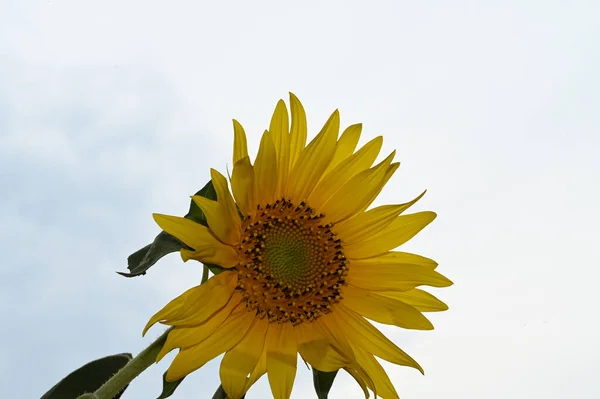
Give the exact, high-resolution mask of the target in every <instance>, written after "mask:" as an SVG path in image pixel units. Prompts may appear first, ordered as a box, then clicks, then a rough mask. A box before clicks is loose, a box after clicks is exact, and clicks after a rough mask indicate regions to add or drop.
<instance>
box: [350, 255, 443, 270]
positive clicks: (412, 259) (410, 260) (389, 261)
mask: <svg viewBox="0 0 600 399" xmlns="http://www.w3.org/2000/svg"><path fill="white" fill-rule="evenodd" d="M374 265H417V266H423V267H429V268H431V269H435V268H436V267H437V266H438V264H437V262H436V261H434V260H433V259H429V258H426V257H424V256H421V255H417V254H411V253H408V252H400V251H392V252H386V253H385V254H383V255H379V256H374V257H372V258H367V259H353V260H352V267H355V268H356V267H372V266H374Z"/></svg>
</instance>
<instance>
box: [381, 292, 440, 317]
mask: <svg viewBox="0 0 600 399" xmlns="http://www.w3.org/2000/svg"><path fill="white" fill-rule="evenodd" d="M378 294H380V295H383V296H387V297H389V298H393V299H397V300H399V301H402V302H404V303H405V304H407V305H410V306H412V307H414V308H415V309H417V310H418V311H420V312H442V311H444V310H448V305H446V304H445V303H444V302H442V301H440V300H439V299H437V298H436V297H435V296H433V295H431V294H430V293H429V292H426V291H423V290H419V289H417V288H414V289H412V290H408V291H387V292H379V293H378Z"/></svg>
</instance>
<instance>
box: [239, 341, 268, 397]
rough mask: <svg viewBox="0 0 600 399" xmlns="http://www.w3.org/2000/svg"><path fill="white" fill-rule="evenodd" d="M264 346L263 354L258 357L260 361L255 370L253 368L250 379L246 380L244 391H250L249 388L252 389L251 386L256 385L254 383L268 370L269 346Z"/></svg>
mask: <svg viewBox="0 0 600 399" xmlns="http://www.w3.org/2000/svg"><path fill="white" fill-rule="evenodd" d="M264 346H265V347H263V350H262V354H261V355H260V358H259V359H258V363H256V366H255V367H254V370H252V373H250V377H248V380H247V381H246V386H245V387H244V391H248V389H250V387H251V386H252V385H254V383H255V382H256V381H258V379H259V378H260V377H262V376H263V375H265V373H266V372H267V348H266V345H264Z"/></svg>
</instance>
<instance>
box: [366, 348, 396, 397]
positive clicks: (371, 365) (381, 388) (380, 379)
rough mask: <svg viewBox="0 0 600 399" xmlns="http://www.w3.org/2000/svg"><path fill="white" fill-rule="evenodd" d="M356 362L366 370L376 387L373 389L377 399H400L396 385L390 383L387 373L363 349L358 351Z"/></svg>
mask: <svg viewBox="0 0 600 399" xmlns="http://www.w3.org/2000/svg"><path fill="white" fill-rule="evenodd" d="M356 360H357V362H358V363H359V364H360V365H361V366H362V367H363V368H364V370H365V371H366V372H367V374H368V375H369V377H370V378H371V380H372V383H373V384H374V385H375V386H374V387H373V388H374V389H373V388H372V389H373V391H374V392H375V395H376V397H377V396H380V397H381V398H383V399H398V398H399V396H398V392H396V389H395V388H394V384H392V382H391V381H390V378H389V377H388V375H387V373H386V372H385V370H384V369H383V367H381V364H379V362H378V361H377V359H375V358H374V357H373V355H371V354H370V353H367V352H365V351H363V350H362V349H357V350H356Z"/></svg>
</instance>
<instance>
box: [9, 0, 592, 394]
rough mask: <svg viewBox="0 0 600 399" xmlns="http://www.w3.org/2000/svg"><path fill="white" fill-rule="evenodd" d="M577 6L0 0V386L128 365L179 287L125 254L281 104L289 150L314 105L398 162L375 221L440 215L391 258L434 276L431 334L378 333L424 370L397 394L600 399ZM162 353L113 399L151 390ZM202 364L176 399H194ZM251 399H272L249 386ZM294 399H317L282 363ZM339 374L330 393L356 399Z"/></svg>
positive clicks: (588, 59)
mask: <svg viewBox="0 0 600 399" xmlns="http://www.w3.org/2000/svg"><path fill="white" fill-rule="evenodd" d="M599 20H600V3H599V2H597V1H593V0H590V1H571V2H566V1H544V2H542V1H533V0H528V1H527V0H526V1H523V0H520V1H516V0H515V1H511V0H507V1H491V0H489V1H477V2H475V1H462V0H457V1H453V2H445V1H429V2H414V1H397V0H396V1H375V0H373V1H327V2H324V1H304V2H296V3H291V2H277V1H237V2H236V1H232V2H197V1H172V2H163V1H134V0H119V1H116V0H103V1H86V2H82V1H75V0H71V1H66V0H52V1H32V0H19V1H17V0H3V1H1V2H0V190H1V193H2V195H0V220H1V221H2V228H1V229H0V260H1V262H0V319H1V320H2V324H3V327H2V328H1V329H0V385H1V386H2V387H3V395H4V396H5V397H12V398H34V397H40V396H41V395H42V394H43V393H44V392H46V391H47V390H48V389H49V388H50V387H51V386H52V385H54V384H55V383H56V382H57V381H58V380H60V379H61V378H62V377H63V376H65V375H66V374H68V373H69V372H70V371H72V370H73V369H75V368H78V367H79V366H81V365H82V364H84V363H86V362H88V361H91V360H93V359H96V358H99V357H103V356H106V355H109V354H114V353H121V352H133V353H134V354H135V353H137V352H139V351H140V350H142V349H143V348H144V347H146V346H147V345H148V344H150V342H152V340H153V339H155V338H156V337H157V336H158V335H160V333H161V331H162V330H161V327H154V328H153V329H152V330H151V331H150V333H149V334H147V335H146V337H144V338H142V337H141V331H142V328H143V326H144V325H145V324H146V322H147V320H148V318H149V317H150V316H151V315H152V314H154V313H155V312H156V311H157V310H159V309H160V308H162V306H164V305H165V304H166V303H167V302H168V301H170V300H171V299H172V298H174V297H175V296H177V295H179V294H180V293H182V292H183V291H184V290H186V289H188V288H190V287H192V286H194V285H196V284H198V283H199V281H200V278H201V274H202V270H201V267H200V264H198V263H194V262H188V263H183V262H181V260H180V258H179V256H177V255H176V254H174V255H170V256H168V257H166V258H163V260H162V261H161V262H160V263H159V264H158V265H156V266H155V267H153V268H152V269H150V271H149V273H148V274H147V275H145V276H143V277H138V278H133V279H126V278H124V277H121V276H119V275H117V274H116V273H115V271H125V269H126V258H127V256H128V255H129V254H130V253H132V252H134V251H136V250H137V249H139V248H141V247H143V246H145V245H146V244H148V243H149V242H150V241H151V240H152V239H153V237H154V236H155V235H156V234H157V233H158V232H159V228H158V227H157V226H156V225H155V224H154V222H153V220H152V217H151V214H152V213H153V212H158V213H167V214H174V215H183V214H185V213H186V212H187V207H188V204H189V195H191V194H193V193H194V192H195V191H197V190H198V189H199V188H200V187H202V186H203V185H204V184H205V183H206V181H207V180H208V179H209V178H210V174H209V171H210V168H211V167H212V168H216V169H218V170H219V171H221V172H222V173H224V172H225V171H226V168H227V167H228V166H229V167H230V166H231V146H232V141H233V134H232V133H233V129H232V123H231V119H232V118H235V119H237V120H239V121H240V122H241V123H242V124H243V125H244V127H245V128H246V132H247V134H248V140H249V147H250V152H251V154H252V155H255V154H256V150H257V147H258V143H259V140H260V135H261V133H262V132H263V131H264V129H266V128H267V127H268V123H269V119H270V116H271V114H272V111H273V108H274V106H275V104H276V102H277V100H278V99H280V98H283V99H286V100H287V96H288V92H289V91H292V92H294V93H295V94H296V95H297V96H298V97H299V98H300V99H301V100H302V102H303V103H304V106H305V108H306V111H307V115H308V126H309V137H312V135H314V134H316V133H317V132H318V130H319V129H320V127H321V125H322V124H323V123H324V122H325V120H326V119H327V117H328V116H329V114H331V112H332V111H333V110H334V109H336V108H337V109H339V110H340V113H341V119H342V125H344V126H347V125H349V124H353V123H357V122H362V123H363V132H364V133H363V136H362V139H361V143H366V142H367V141H368V140H370V139H371V138H373V137H375V136H378V135H383V136H384V145H383V150H382V154H383V153H385V154H387V153H389V152H390V151H392V150H393V149H397V156H396V159H397V160H400V161H401V163H402V164H401V166H400V169H399V170H398V172H397V173H396V175H395V176H394V177H393V178H392V180H391V181H390V183H389V184H388V186H387V187H386V188H385V189H384V191H383V192H382V194H381V196H380V197H379V198H378V200H377V201H376V205H379V204H385V203H401V202H406V201H408V200H410V199H412V198H414V197H415V196H416V195H417V194H419V193H420V192H421V191H422V190H423V189H427V190H428V192H427V194H426V196H425V197H424V198H423V199H422V200H421V201H420V202H419V203H418V204H417V205H415V207H414V208H413V209H415V210H433V211H435V212H437V214H438V218H437V219H436V220H435V221H434V222H433V223H432V224H431V225H430V226H429V227H428V228H427V229H425V230H424V231H423V232H422V233H420V234H419V235H418V236H417V237H416V238H415V239H414V240H412V241H411V242H409V243H408V244H406V245H405V246H404V247H403V248H402V249H403V250H406V251H409V252H416V253H420V254H423V255H425V256H428V257H431V258H433V259H435V260H436V261H438V263H439V264H440V266H439V269H438V270H439V271H440V272H441V273H443V274H444V275H446V276H448V277H449V278H450V279H451V280H453V281H454V283H455V284H454V285H453V286H452V287H450V288H445V289H434V290H431V291H430V292H432V293H434V294H435V295H436V296H438V297H439V298H440V299H442V300H444V301H445V302H446V303H448V305H449V306H450V310H449V311H447V312H442V313H437V314H432V315H431V317H430V319H431V320H432V322H433V323H434V325H435V327H436V329H435V330H433V331H407V330H401V329H398V328H391V327H388V326H381V328H382V330H383V331H384V332H385V333H386V334H387V335H388V336H390V337H391V338H392V339H393V340H394V342H396V343H397V344H398V345H399V346H401V347H402V348H403V349H405V350H406V351H407V352H408V353H409V354H411V355H412V356H413V357H414V358H415V359H417V361H419V363H420V364H421V365H422V366H423V368H424V369H425V375H424V376H422V375H421V374H420V373H419V372H418V371H416V370H413V369H409V368H402V367H399V366H394V365H391V364H385V368H386V370H388V373H389V375H390V378H391V379H392V381H393V383H394V384H395V386H396V388H397V391H398V392H399V394H400V396H401V397H402V398H403V399H419V398H438V397H439V398H444V399H459V398H460V399H463V398H479V397H485V398H489V399H496V398H497V399H500V398H507V397H510V398H512V399H520V398H523V399H525V398H527V399H528V398H532V397H544V398H546V399H552V398H557V399H558V398H565V397H577V398H579V399H587V398H590V399H591V398H598V397H600V382H599V379H598V377H597V375H596V373H595V372H594V371H593V370H594V369H597V363H598V359H599V358H600V341H599V340H598V339H597V334H598V331H599V329H600V321H599V319H598V317H597V316H594V314H597V313H598V305H599V304H600V299H599V298H598V294H597V293H596V290H597V284H598V280H599V278H600V271H599V269H600V262H599V257H598V252H597V250H596V248H597V245H598V239H599V238H600V235H599V233H598V227H597V226H598V225H599V223H600V210H598V203H600V188H599V186H598V183H597V182H598V180H599V177H600V158H599V157H598V151H599V150H600V112H598V105H599V104H600V94H599V93H600V75H599V74H598V71H600V47H599V46H598V38H600V24H599V23H598V21H599ZM172 358H173V354H171V355H170V356H168V357H167V358H165V359H164V360H163V361H161V362H160V363H158V364H157V365H154V366H152V367H151V368H150V369H148V370H147V371H146V372H145V373H143V374H142V375H141V376H140V377H139V378H138V379H136V380H135V381H134V382H133V383H132V384H131V385H130V387H129V388H128V390H127V391H126V392H125V394H124V395H123V398H124V399H128V398H142V397H144V398H152V397H156V396H158V395H159V393H160V390H161V384H162V382H161V376H162V373H163V372H164V371H165V370H166V368H167V367H168V365H169V363H170V360H171V359H172ZM217 386H218V360H216V361H213V362H211V363H209V364H208V365H206V366H205V367H203V368H202V369H201V370H199V371H197V372H195V373H193V374H192V375H190V376H189V377H188V378H186V380H185V381H184V382H183V383H182V384H181V386H180V387H179V389H178V390H177V391H176V393H175V395H174V396H173V397H174V398H211V397H212V394H213V392H214V390H215V389H216V388H217ZM247 397H248V399H252V398H265V397H270V391H269V388H268V382H267V379H266V377H264V378H263V379H261V380H260V381H259V383H258V384H257V385H256V386H255V387H253V388H252V389H251V390H250V392H249V393H248V395H247ZM292 397H293V398H294V399H301V398H311V397H315V396H314V394H313V388H312V382H311V374H310V372H309V371H308V370H307V369H306V368H305V367H304V365H303V363H301V362H300V363H299V366H298V373H297V379H296V384H295V386H294V390H293V393H292ZM361 397H363V396H362V392H361V390H360V389H359V387H358V385H356V384H355V382H354V381H353V380H352V379H351V378H350V377H349V376H347V375H346V374H345V373H340V376H339V377H338V378H337V379H336V381H335V383H334V385H333V388H332V391H331V394H330V398H332V399H339V398H344V399H353V398H361Z"/></svg>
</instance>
